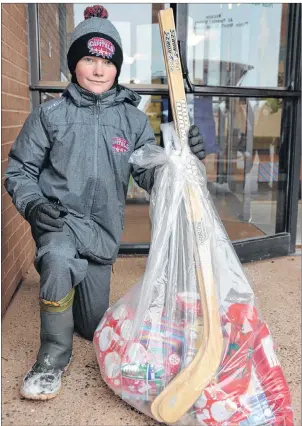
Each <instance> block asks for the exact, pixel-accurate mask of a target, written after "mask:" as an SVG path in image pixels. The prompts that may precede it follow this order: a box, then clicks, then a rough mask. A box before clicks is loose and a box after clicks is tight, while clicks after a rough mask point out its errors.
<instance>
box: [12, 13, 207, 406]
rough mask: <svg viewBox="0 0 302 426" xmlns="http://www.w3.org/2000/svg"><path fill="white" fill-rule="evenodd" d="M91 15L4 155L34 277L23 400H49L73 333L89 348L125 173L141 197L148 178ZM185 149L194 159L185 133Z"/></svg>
mask: <svg viewBox="0 0 302 426" xmlns="http://www.w3.org/2000/svg"><path fill="white" fill-rule="evenodd" d="M107 17H108V14H107V11H106V10H105V9H104V8H103V7H101V6H94V7H90V8H87V9H86V11H85V21H83V22H81V23H80V24H79V25H78V26H77V27H76V28H75V30H74V32H73V33H72V37H71V45H70V48H69V51H68V57H67V58H68V66H69V69H70V72H71V75H72V83H71V84H69V85H68V87H67V89H66V90H65V91H64V93H63V95H62V97H61V98H60V99H55V100H53V101H50V102H47V103H45V104H42V105H40V106H39V107H38V108H36V109H35V110H34V111H33V112H32V113H31V114H30V116H29V117H28V118H27V120H26V122H25V124H24V126H23V128H22V130H21V132H20V135H19V136H18V138H17V140H16V141H15V143H14V145H13V147H12V149H11V152H10V154H9V165H8V168H7V170H6V173H5V177H6V180H5V187H6V189H7V191H8V193H9V194H10V195H11V197H12V198H13V202H14V204H15V206H16V208H17V209H18V211H19V212H20V213H21V215H22V216H23V217H24V218H25V219H26V220H27V221H28V222H29V223H30V225H31V230H32V235H33V238H34V240H35V243H36V246H37V252H36V259H35V267H36V269H37V271H38V272H39V274H40V317H41V331H40V340H41V345H40V350H39V353H38V356H37V361H36V363H35V364H34V365H33V366H32V368H31V369H30V371H29V372H28V373H27V375H26V376H25V378H24V380H23V385H22V387H21V394H22V395H23V396H24V397H25V398H28V399H38V400H44V399H50V398H54V397H55V396H56V395H57V394H58V392H59V391H60V388H61V376H62V374H63V372H64V370H65V369H66V368H67V366H68V364H69V362H70V360H71V355H72V338H73V331H74V329H76V330H77V331H78V332H79V333H80V334H81V335H82V336H83V337H85V338H86V339H89V340H92V338H93V333H94V330H95V328H96V327H97V325H98V323H99V321H100V320H101V318H102V316H103V314H104V312H105V311H106V309H107V308H108V304H109V291H110V277H111V267H112V264H113V263H114V262H115V260H116V257H117V254H118V250H119V245H120V239H121V234H122V230H123V218H124V209H125V200H126V195H127V186H128V181H129V176H130V173H132V176H133V178H134V179H135V181H136V182H137V183H138V184H139V185H140V186H141V187H142V188H144V189H145V190H146V191H148V192H151V189H152V185H153V177H154V169H153V170H144V169H141V168H139V167H137V166H135V165H130V164H129V163H128V160H129V157H130V155H131V154H132V152H133V151H134V150H136V149H138V148H140V147H141V146H143V145H144V144H146V143H152V144H154V143H155V137H154V134H153V131H152V129H151V127H150V125H149V122H148V118H147V117H146V115H145V114H144V113H143V112H141V111H139V110H138V109H137V108H136V107H137V105H138V104H139V101H140V97H139V96H138V95H137V94H136V93H135V92H133V91H131V90H128V89H126V88H125V87H122V86H120V85H118V77H119V74H120V70H121V66H122V62H123V52H122V43H121V39H120V36H119V33H118V32H117V30H116V28H115V27H114V26H113V24H112V23H111V22H110V21H109V20H107V19H106V18H107ZM191 133H192V135H191V136H190V144H191V145H192V151H193V152H195V153H196V155H198V157H199V158H201V159H202V158H204V150H203V143H202V138H201V136H200V134H199V131H198V128H196V126H192V128H191Z"/></svg>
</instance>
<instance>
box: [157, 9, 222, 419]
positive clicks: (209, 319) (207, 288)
mask: <svg viewBox="0 0 302 426" xmlns="http://www.w3.org/2000/svg"><path fill="white" fill-rule="evenodd" d="M159 26H160V31H161V39H162V45H163V52H164V59H165V66H166V71H167V76H168V85H169V95H170V100H171V106H172V113H173V119H174V123H175V128H176V132H177V134H178V136H179V138H180V141H181V145H182V148H183V147H184V146H185V144H186V143H187V131H188V128H189V115H188V108H187V102H186V96H185V90H184V84H183V76H182V70H181V63H180V57H179V52H178V45H177V38H176V31H175V26H174V17H173V10H172V9H166V10H163V11H160V12H159ZM188 192H189V198H190V210H191V220H192V224H193V228H194V230H195V238H196V241H197V245H196V247H195V250H194V258H195V266H196V277H197V282H198V287H199V291H200V296H201V300H202V310H203V316H204V318H203V320H204V327H203V335H202V340H201V344H200V348H199V349H198V351H197V353H196V355H195V357H194V359H193V361H192V362H191V363H190V364H189V365H188V366H187V367H185V368H184V369H183V370H182V371H180V373H179V374H178V375H177V376H176V377H175V378H174V379H173V380H172V381H171V382H170V383H169V384H168V385H167V387H166V388H165V389H164V390H163V391H162V392H161V393H160V395H158V396H157V398H156V399H155V400H154V401H153V403H152V406H151V411H152V414H153V416H154V417H155V418H156V419H157V420H158V421H160V422H165V423H175V422H176V421H177V420H179V419H180V417H182V416H183V415H184V414H185V413H186V412H187V411H188V410H189V409H190V407H191V406H192V405H193V404H194V402H195V401H196V400H197V399H198V397H199V396H200V395H201V393H202V391H203V390H204V389H205V388H206V386H207V385H208V384H209V383H210V382H211V381H212V380H213V378H214V376H215V374H216V373H217V369H218V367H219V364H220V361H221V357H222V351H223V337H222V330H221V323H220V313H219V303H218V299H217V295H216V289H215V283H214V276H213V269H212V259H211V251H210V247H209V246H208V243H207V241H199V233H198V228H199V225H200V222H201V220H202V217H203V214H204V213H205V212H204V211H203V210H204V209H203V207H202V204H201V203H200V200H199V198H198V197H197V195H196V193H195V192H194V190H193V188H190V187H188ZM201 265H202V266H203V268H202V269H201Z"/></svg>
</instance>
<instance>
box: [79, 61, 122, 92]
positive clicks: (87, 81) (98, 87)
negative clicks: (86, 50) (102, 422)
mask: <svg viewBox="0 0 302 426" xmlns="http://www.w3.org/2000/svg"><path fill="white" fill-rule="evenodd" d="M116 73H117V69H116V67H115V65H114V64H113V63H112V62H110V61H109V60H108V59H104V58H96V57H94V56H84V57H83V58H82V59H80V60H79V62H78V63H77V66H76V69H75V74H76V77H77V81H78V83H79V85H80V86H81V87H83V89H87V90H89V91H90V92H92V93H95V94H96V95H99V94H101V93H103V92H106V91H107V90H109V89H110V88H111V87H112V86H113V84H114V81H115V77H116Z"/></svg>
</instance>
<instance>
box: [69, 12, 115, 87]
mask: <svg viewBox="0 0 302 426" xmlns="http://www.w3.org/2000/svg"><path fill="white" fill-rule="evenodd" d="M84 18H85V20H84V21H82V22H80V23H79V24H78V25H77V26H76V28H75V29H74V31H73V32H72V34H71V41H70V47H69V50H68V53H67V62H68V68H69V71H70V72H71V74H72V77H73V81H74V79H75V69H76V66H77V63H78V61H79V60H80V59H82V58H83V57H84V56H95V57H98V58H104V59H109V60H110V61H111V62H113V63H114V65H115V66H116V69H117V76H116V78H118V76H119V74H120V72H121V67H122V63H123V50H122V41H121V37H120V35H119V33H118V31H117V29H116V28H115V26H114V25H113V24H112V22H110V21H109V20H108V19H107V18H108V12H107V10H106V9H105V8H104V7H103V6H99V5H96V6H91V7H87V8H86V9H85V11H84Z"/></svg>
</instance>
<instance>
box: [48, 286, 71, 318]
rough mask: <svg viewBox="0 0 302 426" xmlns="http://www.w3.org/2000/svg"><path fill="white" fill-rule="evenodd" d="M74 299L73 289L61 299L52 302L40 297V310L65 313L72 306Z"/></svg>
mask: <svg viewBox="0 0 302 426" xmlns="http://www.w3.org/2000/svg"><path fill="white" fill-rule="evenodd" d="M73 299H74V288H73V289H72V290H70V292H69V293H68V294H66V296H64V297H63V299H61V300H58V301H54V300H45V299H42V297H40V308H41V309H42V310H43V311H46V312H63V311H66V309H68V308H69V307H70V306H71V305H72V304H73Z"/></svg>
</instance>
